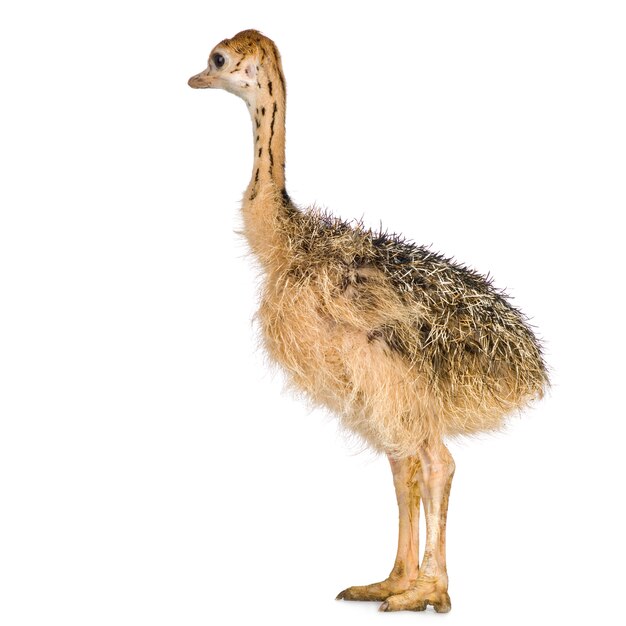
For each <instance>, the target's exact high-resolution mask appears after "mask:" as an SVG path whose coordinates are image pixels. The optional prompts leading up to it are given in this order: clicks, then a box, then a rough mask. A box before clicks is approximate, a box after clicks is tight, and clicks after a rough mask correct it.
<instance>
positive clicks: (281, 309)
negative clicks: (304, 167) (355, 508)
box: [259, 203, 546, 456]
mask: <svg viewBox="0 0 626 626" xmlns="http://www.w3.org/2000/svg"><path fill="white" fill-rule="evenodd" d="M275 219H276V222H275V224H274V228H275V229H276V231H278V232H282V233H284V234H286V236H285V237H284V238H283V240H282V245H281V246H280V247H277V248H275V249H274V250H273V255H272V257H273V258H272V261H271V262H269V263H268V264H267V266H266V267H267V270H268V274H269V275H268V280H267V281H266V282H265V287H264V289H263V297H262V304H261V308H260V311H259V319H260V321H261V326H262V331H263V332H262V334H263V337H264V339H265V343H266V346H267V349H268V351H269V353H270V355H271V356H272V357H273V358H274V359H275V360H276V361H278V362H279V363H280V364H281V365H282V366H283V367H284V368H285V369H286V370H287V372H288V373H289V374H290V377H291V379H292V381H293V383H294V385H295V386H296V388H298V389H300V390H303V391H305V392H306V394H307V396H308V397H309V398H311V399H312V400H313V402H315V403H317V404H321V405H323V406H326V407H328V408H330V409H331V410H332V411H333V412H335V413H336V414H338V415H339V416H341V419H342V422H343V424H344V425H345V426H346V427H347V428H348V429H350V430H351V431H353V432H356V433H358V434H359V435H360V436H361V437H362V438H363V439H365V441H366V442H367V443H368V444H370V446H372V447H373V448H375V449H377V450H380V451H383V452H386V453H387V454H392V455H394V456H406V455H409V454H412V453H414V451H415V450H416V449H417V448H418V447H420V446H421V445H423V444H424V443H425V442H426V441H428V440H436V439H439V438H441V436H443V435H459V434H471V433H476V432H479V431H484V430H493V429H496V428H498V427H499V426H500V425H501V424H502V420H503V418H504V416H506V415H507V414H508V413H510V412H511V411H513V410H515V409H517V408H520V407H521V406H523V405H524V404H525V403H527V402H528V401H529V400H531V399H534V398H537V397H540V396H541V394H542V392H543V389H544V386H545V384H546V374H545V367H544V364H543V361H542V357H541V350H540V347H539V343H538V341H537V340H536V338H535V336H534V334H533V332H532V330H531V329H530V327H529V326H528V323H527V322H526V320H525V319H524V317H523V315H522V314H521V313H520V312H519V311H518V310H517V309H515V308H514V307H513V306H512V305H511V304H510V303H509V301H508V300H507V298H506V296H505V295H504V294H503V293H501V292H499V291H497V290H496V289H495V288H494V287H493V286H492V285H491V283H490V281H489V280H487V279H486V278H484V277H483V276H481V275H479V274H477V273H475V272H473V271H471V270H469V269H467V268H465V267H463V266H461V265H458V264H456V263H454V262H452V261H451V260H449V259H446V258H444V257H442V256H441V255H439V254H435V253H434V252H431V251H430V250H429V249H427V248H424V247H421V246H416V245H414V244H412V243H409V242H406V241H403V240H402V239H400V238H398V237H396V236H389V235H384V234H380V233H374V232H372V231H370V230H366V229H364V228H363V227H362V226H361V225H360V224H348V223H346V222H343V221H341V220H339V219H335V218H332V217H330V216H328V215H325V214H322V213H320V212H317V211H303V212H301V211H299V210H297V209H296V208H295V207H294V206H293V205H292V204H291V203H285V204H284V205H283V209H282V212H278V214H277V215H276V216H275Z"/></svg>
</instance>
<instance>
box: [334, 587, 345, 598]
mask: <svg viewBox="0 0 626 626" xmlns="http://www.w3.org/2000/svg"><path fill="white" fill-rule="evenodd" d="M345 595H346V590H345V589H344V590H343V591H340V592H339V593H338V594H337V597H336V598H335V600H343V598H344V596H345Z"/></svg>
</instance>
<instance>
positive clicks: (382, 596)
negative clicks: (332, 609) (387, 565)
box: [336, 578, 411, 602]
mask: <svg viewBox="0 0 626 626" xmlns="http://www.w3.org/2000/svg"><path fill="white" fill-rule="evenodd" d="M410 586H411V581H410V580H406V579H399V578H387V579H386V580H383V581H382V582H379V583H373V584H371V585H363V586H360V587H348V588H347V589H344V590H343V591H342V592H341V593H340V594H339V595H338V596H337V598H336V599H337V600H372V601H375V602H380V601H381V600H386V599H387V598H388V597H389V596H395V595H396V594H402V593H403V592H404V591H406V590H407V589H409V588H410Z"/></svg>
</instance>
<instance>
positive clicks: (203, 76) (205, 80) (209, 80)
mask: <svg viewBox="0 0 626 626" xmlns="http://www.w3.org/2000/svg"><path fill="white" fill-rule="evenodd" d="M187 84H188V85H189V86H190V87H193V88H194V89H209V88H210V87H213V86H214V78H213V76H209V70H208V68H207V69H206V70H204V72H200V73H199V74H196V75H195V76H192V77H191V78H190V79H189V80H188V81H187Z"/></svg>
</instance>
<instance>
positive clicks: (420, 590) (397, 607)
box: [380, 443, 454, 613]
mask: <svg viewBox="0 0 626 626" xmlns="http://www.w3.org/2000/svg"><path fill="white" fill-rule="evenodd" d="M417 459H418V460H419V464H418V473H417V482H418V484H419V489H420V494H421V497H422V502H423V506H424V516H425V518H426V546H425V548H424V557H423V559H422V564H421V566H420V569H419V575H418V577H417V580H416V581H415V582H414V583H413V584H412V585H411V586H410V588H409V589H407V590H406V591H404V592H403V593H400V594H397V595H392V596H390V597H388V598H387V599H386V601H385V602H383V604H382V605H381V607H380V610H381V611H403V610H408V611H423V610H424V609H425V608H426V607H427V606H428V605H429V604H430V605H432V606H433V607H434V609H435V611H437V612H438V613H447V612H448V611H449V610H450V608H451V606H450V596H448V574H447V572H446V514H447V510H448V498H449V496H450V486H451V485H452V476H453V475H454V461H453V460H452V456H451V455H450V453H449V452H448V450H447V448H446V447H445V446H444V445H443V443H438V444H436V445H428V446H425V447H423V448H421V449H420V450H419V451H418V453H417Z"/></svg>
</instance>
